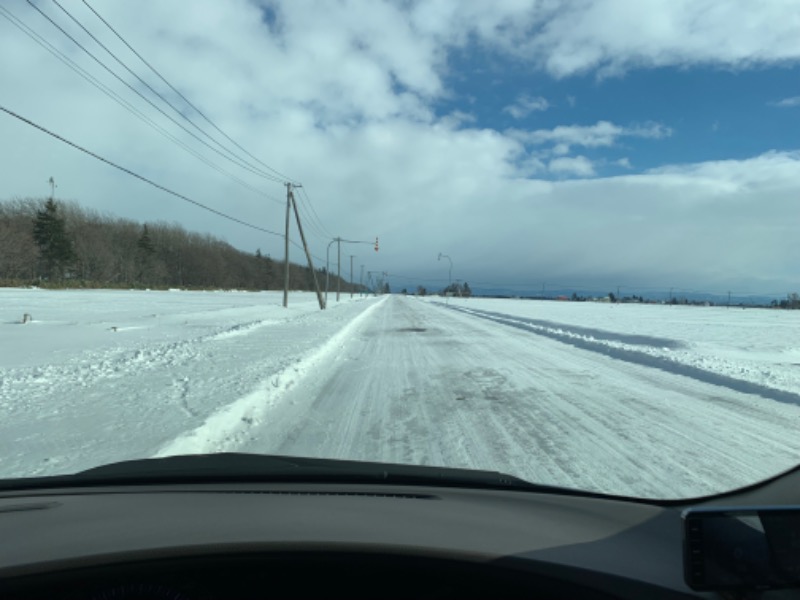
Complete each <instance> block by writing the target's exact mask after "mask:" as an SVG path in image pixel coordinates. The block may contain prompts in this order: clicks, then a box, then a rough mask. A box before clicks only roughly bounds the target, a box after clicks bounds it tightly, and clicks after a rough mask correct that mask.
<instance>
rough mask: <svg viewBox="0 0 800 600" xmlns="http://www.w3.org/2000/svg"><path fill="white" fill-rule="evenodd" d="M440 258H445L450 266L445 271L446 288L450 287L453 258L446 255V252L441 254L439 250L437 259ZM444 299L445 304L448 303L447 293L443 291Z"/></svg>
mask: <svg viewBox="0 0 800 600" xmlns="http://www.w3.org/2000/svg"><path fill="white" fill-rule="evenodd" d="M442 258H446V259H447V260H448V261H450V268H449V270H448V271H447V288H448V289H450V287H451V286H452V285H453V259H452V258H450V257H449V256H447V254H442V253H441V252H439V259H438V260H442ZM448 293H449V292H448ZM444 301H445V304H449V302H450V301H449V296H448V295H447V293H445V295H444Z"/></svg>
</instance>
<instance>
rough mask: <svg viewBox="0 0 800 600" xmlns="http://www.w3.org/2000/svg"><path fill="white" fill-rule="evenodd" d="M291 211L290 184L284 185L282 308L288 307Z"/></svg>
mask: <svg viewBox="0 0 800 600" xmlns="http://www.w3.org/2000/svg"><path fill="white" fill-rule="evenodd" d="M291 210H292V184H291V183H287V184H286V233H285V234H284V236H283V256H284V259H283V308H286V307H287V306H289V216H290V214H291Z"/></svg>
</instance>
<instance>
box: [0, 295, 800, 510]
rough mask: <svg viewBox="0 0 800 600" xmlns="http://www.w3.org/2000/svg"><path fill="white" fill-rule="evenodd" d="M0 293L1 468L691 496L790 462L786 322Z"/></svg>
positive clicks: (792, 410) (524, 307) (272, 299)
mask: <svg viewBox="0 0 800 600" xmlns="http://www.w3.org/2000/svg"><path fill="white" fill-rule="evenodd" d="M0 294H2V299H3V306H4V307H8V306H13V307H14V308H12V309H9V311H11V310H13V311H15V312H14V313H13V315H15V316H16V315H17V313H21V311H20V310H19V307H25V309H27V310H31V311H32V312H33V314H34V315H35V316H36V321H35V322H33V323H29V324H26V325H21V324H19V322H18V321H17V322H12V321H11V320H6V321H3V322H0V332H1V333H2V338H0V340H2V345H0V358H2V361H0V476H2V477H12V476H30V475H46V474H54V473H63V472H74V471H76V470H80V469H84V468H88V467H91V466H96V465H98V464H103V463H107V462H113V461H116V460H125V459H130V458H138V457H148V456H163V455H169V454H182V453H195V452H218V451H245V452H259V453H278V454H286V455H300V456H317V457H329V458H347V459H356V460H369V461H388V462H404V463H414V464H428V465H443V466H453V467H467V468H480V469H491V470H499V471H503V472H507V473H511V474H513V475H517V476H520V477H523V478H525V479H528V480H530V481H533V482H539V483H545V484H553V485H562V486H568V487H577V488H583V489H592V490H598V491H603V492H608V493H614V494H630V495H642V496H654V497H680V496H684V497H685V496H693V495H699V494H704V493H713V492H717V491H722V490H727V489H731V488H734V487H736V486H739V485H745V484H748V483H753V482H755V481H758V480H760V479H763V478H764V477H767V476H770V475H773V474H776V473H778V472H780V471H782V470H784V469H787V468H789V467H791V466H793V465H795V464H796V463H797V462H800V436H798V435H797V431H798V430H799V429H800V390H798V387H797V385H796V381H797V379H796V378H797V375H796V374H795V373H796V371H797V367H796V363H797V349H796V348H795V344H794V341H793V340H794V336H792V335H791V334H790V333H785V334H784V335H785V336H786V337H785V339H783V340H781V339H780V338H779V332H784V331H789V332H791V331H792V323H793V321H791V319H794V318H795V316H794V315H791V314H789V313H791V311H782V312H779V313H776V312H768V311H764V312H763V313H757V312H755V311H741V312H740V313H733V312H732V311H731V312H725V313H724V314H723V313H714V312H703V310H704V309H695V310H694V311H693V312H690V313H689V312H687V313H678V312H675V311H671V312H670V308H669V307H657V306H656V307H610V306H605V307H603V306H599V305H588V304H586V305H581V304H578V303H571V304H568V305H563V306H562V305H560V303H554V302H549V303H535V302H517V303H513V302H512V301H500V300H497V301H495V300H477V299H472V300H470V301H461V300H459V301H454V302H451V303H450V305H449V306H446V305H445V304H444V303H442V302H440V301H436V300H432V299H418V298H414V297H402V296H388V297H382V298H377V299H375V298H367V299H363V300H358V299H356V300H355V301H344V302H342V303H341V304H339V305H335V306H332V307H331V309H330V310H327V311H319V310H318V309H317V308H316V307H315V305H314V301H313V297H312V296H305V297H304V296H302V295H299V300H294V301H293V302H292V303H291V308H290V309H288V310H287V309H283V308H281V307H280V302H279V298H278V296H277V295H275V294H274V293H271V292H268V293H262V294H243V293H238V294H237V293H217V294H213V293H201V292H176V293H167V292H153V293H147V292H133V291H131V292H102V291H94V292H90V291H87V292H63V293H58V292H46V291H42V290H10V291H9V290H7V291H2V292H0ZM87 307H88V308H89V309H88V310H87ZM622 310H626V311H627V312H624V313H623V312H621V311H622ZM526 315H528V316H526ZM530 315H534V316H536V318H531V317H530ZM545 317H546V318H545ZM4 318H7V317H4ZM670 318H672V319H677V320H676V321H675V322H674V323H670V322H669V321H668V319H670ZM614 319H615V320H614ZM692 320H693V321H692ZM686 323H692V325H691V326H689V327H687V326H686ZM716 323H719V325H716ZM701 325H702V326H703V327H704V329H703V331H704V336H703V338H702V339H697V340H695V339H693V338H692V337H691V335H692V330H693V328H695V327H699V326H701ZM760 330H763V331H765V332H766V333H765V334H764V335H763V336H762V337H760V338H759V337H758V336H757V335H755V333H754V332H757V331H760ZM742 331H747V332H749V333H747V334H744V335H743V334H742V333H741V332H742ZM776 332H778V333H776ZM744 344H748V345H750V346H753V347H758V348H759V349H760V350H759V352H756V353H750V354H748V353H747V352H746V349H745V348H744V346H743V345H744ZM743 361H746V362H743ZM737 374H738V375H739V378H737V377H736V376H737Z"/></svg>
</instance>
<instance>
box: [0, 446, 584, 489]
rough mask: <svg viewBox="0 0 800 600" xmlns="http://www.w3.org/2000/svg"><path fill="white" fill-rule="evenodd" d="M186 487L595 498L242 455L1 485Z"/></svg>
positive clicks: (492, 474)
mask: <svg viewBox="0 0 800 600" xmlns="http://www.w3.org/2000/svg"><path fill="white" fill-rule="evenodd" d="M184 483H193V484H197V483H353V484H367V483H370V484H380V483H385V484H391V485H430V486H436V487H468V488H485V489H505V490H508V489H515V490H520V491H532V492H539V493H554V494H580V495H592V494H591V493H588V492H582V491H579V490H572V489H568V488H560V487H555V486H548V485H538V484H533V483H530V482H527V481H525V480H523V479H520V478H518V477H514V476H513V475H506V474H504V473H500V472H497V471H479V470H472V469H456V468H447V467H427V466H416V465H400V464H388V463H374V462H360V461H348V460H332V459H321V458H302V457H293V456H279V455H261V454H242V453H218V454H196V455H186V456H168V457H164V458H147V459H140V460H130V461H123V462H117V463H111V464H108V465H103V466H100V467H94V468H92V469H88V470H86V471H81V472H79V473H75V474H73V475H55V476H51V477H36V478H22V479H6V480H2V481H0V491H10V490H23V489H43V488H48V489H52V488H58V487H81V488H84V487H95V486H108V485H153V484H184Z"/></svg>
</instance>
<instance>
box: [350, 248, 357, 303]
mask: <svg viewBox="0 0 800 600" xmlns="http://www.w3.org/2000/svg"><path fill="white" fill-rule="evenodd" d="M355 257H356V255H355V254H351V255H350V298H351V299H352V298H353V259H354V258H355Z"/></svg>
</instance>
